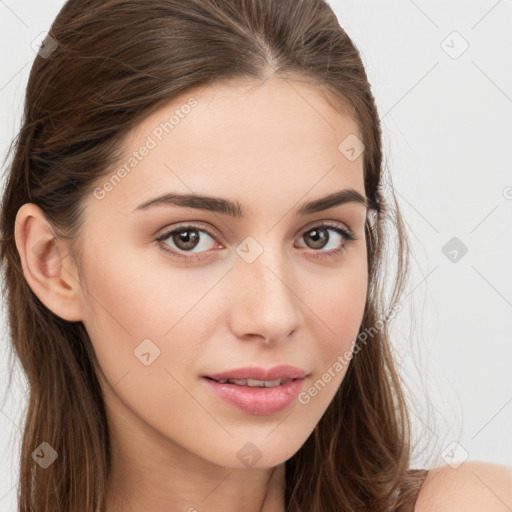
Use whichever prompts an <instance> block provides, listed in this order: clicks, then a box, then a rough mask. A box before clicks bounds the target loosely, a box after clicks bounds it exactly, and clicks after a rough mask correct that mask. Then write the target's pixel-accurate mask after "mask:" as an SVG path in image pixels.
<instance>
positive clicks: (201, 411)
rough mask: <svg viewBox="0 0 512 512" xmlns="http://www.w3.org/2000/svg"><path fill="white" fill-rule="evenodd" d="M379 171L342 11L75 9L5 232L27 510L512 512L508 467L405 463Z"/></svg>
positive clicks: (300, 7)
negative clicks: (26, 392) (511, 511)
mask: <svg viewBox="0 0 512 512" xmlns="http://www.w3.org/2000/svg"><path fill="white" fill-rule="evenodd" d="M381 157H382V147H381V131H380V124H379V118H378V114H377V110H376V107H375V103H374V98H373V95H372V93H371V89H370V85H369V83H368V80H367V77H366V74H365V71H364V68H363V65H362V62H361V59H360V57H359V54H358V51H357V49H356V48H355V46H354V45H353V43H352V42H351V40H350V38H349V37H348V36H347V34H346V33H345V32H344V31H343V29H342V28H341V27H340V26H339V24H338V21H337V19H336V17H335V15H334V14H333V12H332V10H331V9H330V7H329V6H328V5H327V4H326V3H325V2H324V1H321V0H304V1H300V0H238V1H236V2H235V1H232V0H231V1H230V0H187V1H183V0H153V1H152V2H143V1H142V0H107V1H105V0H82V1H80V2H79V1H78V0H70V1H68V2H67V3H66V4H65V6H64V7H63V9H62V10H61V12H60V13H59V15H58V16H57V18H56V20H55V22H54V24H53V26H52V28H51V30H50V36H49V38H48V39H47V40H46V42H45V45H44V47H43V48H42V49H41V51H40V55H39V57H37V58H36V60H35V63H34V66H33V68H32V71H31V74H30V79H29V83H28V88H27V96H26V107H25V117H24V122H23V126H22V129H21V131H20V134H19V137H18V139H17V141H16V145H15V149H14V156H13V161H12V166H11V169H10V174H9V176H8V181H7V186H6V189H5V193H4V198H3V199H4V200H3V208H2V216H1V229H2V245H1V256H2V263H3V266H4V271H5V290H6V301H7V304H8V308H9V309H8V312H9V322H10V329H11V335H12V339H13V347H14V350H15V354H16V355H17V357H18V358H19V359H20V361H21V363H22V365H23V368H24V370H25V372H26V374H27V377H28V380H29V383H30V396H29V409H28V414H27V422H26V425H25V430H24V436H23V446H22V453H21V459H20V496H19V501H20V504H19V510H20V512H21V511H28V510H30V511H50V510H51V511H55V510H67V511H77V512H78V511H84V512H85V511H102V512H121V511H135V510H146V511H151V512H157V511H158V512H160V511H164V510H165V511H173V512H174V511H178V510H179V511H186V510H188V511H195V510H197V511H201V512H202V511H216V510H223V511H235V510H237V511H239V510H244V511H247V512H252V511H265V512H282V511H285V510H286V511H296V512H298V511H304V512H305V511H308V512H323V511H325V512H327V511H333V510H354V511H355V510H371V511H381V510H382V511H384V510H386V511H388V510H389V511H391V510H399V511H407V510H413V509H414V506H415V503H416V510H450V511H453V510H464V511H468V510H486V511H489V510H495V511H498V510H506V508H503V507H504V506H505V507H507V506H511V505H512V499H511V496H510V483H511V477H510V475H509V474H508V473H507V472H506V470H505V469H504V468H502V467H500V466H496V465H491V464H485V463H465V464H463V465H462V466H460V468H458V469H456V470H454V469H452V468H451V467H449V466H441V467H438V468H434V469H432V470H431V471H429V472H428V473H427V471H426V470H425V469H423V468H419V470H414V469H412V468H411V467H410V460H411V456H410V455H411V451H412V448H413V446H412V445H411V440H410V427H409V416H408V411H407V408H406V405H405V397H404V393H403V391H402V388H401V382H400V379H399V376H398V374H397V372H396V370H395V365H394V362H393V357H392V353H391V349H390V345H389V338H388V322H389V321H391V319H392V318H393V316H394V315H395V314H396V311H399V309H400V302H399V298H400V294H401V292H402V290H403V286H404V283H405V276H406V268H407V261H408V260H407V242H406V238H405V234H404V230H403V225H402V220H401V216H400V212H399V210H398V208H397V206H396V203H395V201H394V197H393V195H392V194H390V197H386V196H385V195H384V193H383V184H382V175H381ZM391 213H392V214H393V215H390V214H391ZM388 226H390V227H391V226H394V227H395V228H396V234H395V235H394V236H396V237H397V241H398V247H399V258H398V261H397V266H398V275H397V279H396V281H395V287H394V289H393V290H392V291H393V293H392V296H391V300H390V302H389V303H386V302H385V301H384V299H383V297H384V293H383V279H382V276H383V272H384V271H389V269H388V268H387V267H384V264H383V263H384V253H385V248H386V242H387V238H386V237H387V236H388V237H389V234H388ZM475 475H477V476H478V477H479V479H480V480H481V481H483V482H484V483H485V485H486V486H483V485H480V486H475V485H474V482H475ZM489 489H491V491H492V492H490V491H489ZM500 507H501V508H500Z"/></svg>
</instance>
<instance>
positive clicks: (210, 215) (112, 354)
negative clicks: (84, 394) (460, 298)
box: [80, 78, 367, 468]
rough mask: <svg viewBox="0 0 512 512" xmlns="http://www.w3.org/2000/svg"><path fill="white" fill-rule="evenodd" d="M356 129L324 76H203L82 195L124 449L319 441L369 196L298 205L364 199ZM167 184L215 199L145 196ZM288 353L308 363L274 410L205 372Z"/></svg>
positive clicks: (232, 461) (363, 272) (353, 298)
mask: <svg viewBox="0 0 512 512" xmlns="http://www.w3.org/2000/svg"><path fill="white" fill-rule="evenodd" d="M290 84H291V85H290ZM292 85H293V87H292ZM348 136H351V137H354V136H357V137H359V138H361V135H360V132H359V130H358V128H357V125H356V124H355V122H354V121H353V120H352V119H351V118H350V117H347V116H346V115H344V114H342V113H340V111H337V110H334V109H333V108H332V107H331V106H329V104H328V103H327V102H326V101H325V99H324V96H323V95H322V94H321V93H319V92H318V90H317V89H315V88H314V87H313V86H310V85H305V84H303V83H300V82H298V81H291V80H290V81H288V82H287V81H286V80H283V79H278V78H272V79H268V80H267V81H265V82H264V83H263V85H259V86H254V84H251V85H236V86H235V85H230V86H228V85H215V86H210V87H206V88H199V89H195V90H194V91H192V92H188V93H187V94H184V95H182V96H181V97H179V98H178V99H176V100H174V101H173V102H172V103H170V104H168V105H167V106H165V107H164V108H161V109H160V110H158V111H156V112H155V113H154V114H152V115H151V116H150V117H148V118H146V119H145V120H144V121H143V122H142V123H141V124H140V125H138V126H137V128H136V129H135V130H134V131H133V132H132V133H131V134H130V137H129V139H128V140H127V142H126V148H127V151H126V158H125V159H124V160H123V161H121V162H120V163H119V165H118V166H117V167H116V168H115V169H113V172H112V173H111V174H109V175H108V176H106V177H105V178H104V179H103V180H102V181H101V183H99V186H98V188H97V189H96V190H95V193H94V194H93V195H92V196H91V197H90V198H88V199H87V209H86V214H85V215H86V217H85V232H84V240H83V241H84V243H83V247H84V253H83V261H84V268H83V275H82V276H81V279H82V280H83V285H84V286H82V287H81V289H82V296H81V297H80V304H81V306H80V307H81V311H82V317H83V323H84V325H85V327H86V329H87V331H88V333H89V335H90V337H91V340H92V343H93V346H94V349H95V352H96V354H97V357H98V361H99V364H100V366H101V373H100V379H101V381H102V385H103V387H104V391H105V395H106V404H107V409H108V415H109V419H110V421H111V428H112V429H113V431H114V432H115V437H116V438H117V439H118V440H123V441H118V442H119V443H120V445H121V444H122V442H124V443H125V445H126V444H131V445H132V446H133V450H135V451H140V454H139V455H140V457H141V459H143V458H144V457H148V456H149V455H148V454H150V453H152V455H151V456H162V455H161V454H162V453H164V454H165V456H166V457H169V456H170V457H171V458H172V459H173V460H178V459H179V460H183V458H187V459H188V460H189V461H191V460H194V461H201V462H202V463H204V464H215V465H220V466H223V467H231V468H243V467H248V466H250V467H254V468H258V467H259V468H264V467H271V466H276V465H278V464H280V463H282V462H283V461H285V460H287V459H288V458H290V457H291V456H292V455H293V454H294V453H295V452H296V451H297V450H298V449H299V448H300V447H301V445H302V444H303V443H304V442H305V441H306V439H307V438H308V436H309V435H310V433H311V432H312V430H313V429H314V427H315V425H316V424H317V423H318V422H319V420H320V419H321V417H322V415H323V413H324V412H325V410H326V409H327V407H328V405H329V403H330V402H331V400H332V399H333V397H334V395H335V393H336V391H337V389H338V388H339V386H340V384H341V382H342V380H343V377H344V375H345V372H346V369H347V363H348V359H347V354H349V353H350V351H351V349H352V348H353V343H354V340H355V339H356V337H357V334H358V329H359V326H360V324H361V321H362V316H363V310H364V305H365V301H366V291H367V254H366V243H365V231H364V227H365V219H366V207H365V205H364V204H362V203H360V202H358V201H348V202H345V203H342V204H334V203H331V204H330V205H324V208H323V209H322V210H319V211H313V209H312V208H309V211H306V212H305V213H304V212H301V211H300V210H301V209H302V207H303V206H304V205H305V204H307V203H311V202H313V201H315V200H317V199H320V198H324V197H325V196H328V195H330V194H333V193H335V192H339V191H342V190H344V189H353V190H354V191H356V192H359V194H361V195H362V196H363V197H364V196H365V192H364V182H363V163H362V160H363V156H362V155H360V156H359V157H357V158H355V159H354V158H347V156H346V153H344V152H342V151H341V150H340V149H339V148H338V146H339V145H340V143H341V142H343V141H344V139H345V138H346V137H348ZM349 140H350V139H349ZM144 148H145V149H144ZM123 169H124V171H123ZM164 194H179V195H181V194H186V195H198V196H199V195H200V196H208V197H213V198H218V199H219V200H218V201H216V202H213V203H209V207H208V209H202V208H201V207H204V205H205V203H204V202H203V203H201V202H200V201H198V200H196V201H195V202H193V203H187V205H185V203H183V202H182V203H181V204H175V202H157V203H154V204H152V205H149V206H145V207H139V206H140V205H143V204H144V203H147V202H149V201H151V200H153V199H155V198H157V197H160V196H162V195H164ZM221 200H222V201H230V202H233V203H234V206H235V208H233V210H235V211H236V206H238V205H239V206H240V212H238V213H240V214H243V215H232V214H233V213H234V212H233V211H232V212H229V211H228V210H226V209H220V208H218V207H219V205H221ZM222 204H223V203H222ZM325 206H327V207H325ZM351 237H352V238H353V239H351ZM86 290H87V291H86ZM340 361H342V363H341V364H340ZM337 362H338V364H336V363H337ZM278 365H291V366H294V367H296V368H298V369H300V370H303V371H304V372H305V374H306V377H305V378H304V379H302V380H299V381H298V384H297V381H296V383H295V384H294V385H295V387H296V388H297V389H296V390H295V395H292V397H293V400H291V401H290V402H289V403H288V405H285V406H284V408H281V409H279V408H277V406H276V407H274V405H275V400H274V399H272V398H269V395H270V393H269V392H267V391H265V390H264V389H263V390H262V389H259V390H258V391H256V393H259V399H258V398H257V400H260V402H261V401H262V400H263V401H267V402H266V403H267V405H268V406H269V407H268V409H267V410H266V411H264V410H263V409H262V408H261V407H260V408H259V409H257V408H256V406H254V404H253V405H252V406H251V405H250V403H253V402H252V401H254V398H250V397H249V398H248V395H247V394H244V395H243V397H242V398H241V400H242V402H243V403H242V404H241V405H240V404H239V405H238V406H237V405H235V404H233V403H232V402H230V401H228V400H226V399H224V398H222V397H221V396H220V395H219V394H218V393H217V392H216V391H215V390H214V389H213V388H212V386H211V385H210V384H211V383H212V381H209V380H208V379H205V376H208V375H213V374H216V373H220V372H226V371H230V370H233V369H237V368H241V367H251V368H254V367H261V368H263V369H270V368H273V367H275V366H278ZM229 386H230V389H231V388H233V387H236V388H238V390H240V389H241V388H242V387H241V386H237V385H234V384H231V385H229ZM213 387H215V389H218V388H219V387H220V385H213ZM250 389H252V388H248V387H243V389H242V394H243V393H246V392H247V391H248V390H250ZM253 392H254V389H253ZM263 393H267V394H266V395H265V396H263V398H262V394H263ZM275 393H276V394H277V395H279V396H281V395H282V394H283V392H282V391H280V390H276V391H275ZM253 394H255V393H253ZM244 400H245V401H244ZM248 403H249V405H247V404H248ZM272 407H274V409H272ZM156 447H158V451H157V450H156V449H155V450H154V451H153V452H152V448H156ZM157 452H158V454H159V455H156V453H157Z"/></svg>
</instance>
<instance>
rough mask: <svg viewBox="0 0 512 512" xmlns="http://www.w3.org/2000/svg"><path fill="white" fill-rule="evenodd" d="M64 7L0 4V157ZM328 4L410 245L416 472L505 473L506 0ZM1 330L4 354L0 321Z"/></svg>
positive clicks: (508, 279)
mask: <svg viewBox="0 0 512 512" xmlns="http://www.w3.org/2000/svg"><path fill="white" fill-rule="evenodd" d="M63 3H64V2H62V1H57V0H37V1H36V0H33V1H28V0H18V1H14V0H0V29H1V30H0V69H1V74H0V109H1V110H0V112H1V115H0V158H1V159H3V158H4V156H5V152H6V150H7V146H8V144H9V142H10V140H11V139H12V138H13V136H14V135H15V133H16V130H17V129H18V128H19V122H20V118H21V112H22V104H23V97H24V89H25V85H26V81H27V79H28V74H29V71H30V67H31V64H32V61H33V60H34V58H35V53H34V51H33V50H32V48H31V42H32V41H33V40H34V39H35V38H36V37H37V36H38V34H40V33H41V32H42V31H45V30H48V29H49V27H50V26H51V23H52V21H53V19H54V17H55V16H56V14H57V12H58V11H59V9H60V8H61V6H62V5H63ZM330 4H331V6H332V7H333V9H334V10H335V12H336V14H337V15H338V19H339V21H340V24H341V26H342V27H343V28H344V29H345V30H346V31H347V33H348V34H349V35H350V37H351V38H352V39H353V41H354V42H355V44H356V45H357V47H358V48H359V50H360V53H361V56H362V58H363V62H364V64H365V66H366V70H367V73H368V77H369V80H370V83H371V84H372V88H373V92H374V95H375V97H376V100H377V104H378V108H379V113H380V116H381V119H382V123H383V132H384V146H385V148H384V149H385V164H386V171H387V172H389V173H390V174H391V175H392V177H393V183H394V186H395V192H396V195H397V198H398V200H399V205H400V207H401V210H402V213H403V214H404V216H405V219H406V224H407V228H408V230H409V233H410V236H411V243H412V249H413V258H412V267H413V268H412V273H411V278H410V280H409V285H408V289H407V291H406V293H405V295H404V298H403V300H402V304H403V306H404V309H403V311H402V312H401V313H400V314H399V315H398V316H397V317H396V319H395V323H394V324H393V333H394V335H395V337H394V340H395V341H394V343H395V346H396V349H397V357H398V360H399V362H400V364H401V368H402V369H403V375H404V378H405V380H406V381H407V383H408V385H409V386H410V389H411V392H412V393H413V397H414V400H415V404H416V406H415V407H414V408H413V409H412V417H413V420H414V421H415V429H416V435H417V438H418V441H419V443H420V444H419V447H421V446H423V445H422V443H423V444H425V443H427V442H428V443H430V444H428V445H427V444H425V447H424V448H425V449H424V451H423V452H422V453H420V452H418V453H417V454H416V455H415V466H416V467H430V466H431V465H438V464H445V463H450V464H452V465H453V466H454V467H455V466H456V464H458V463H460V462H461V461H462V460H463V459H464V457H468V458H469V459H470V460H485V461H490V462H495V463H499V464H505V465H508V466H512V439H511V432H512V378H511V372H510V367H511V362H512V343H511V338H512V334H511V333H512V271H511V270H510V263H511V258H510V254H511V250H512V242H511V233H512V230H511V228H512V165H511V162H512V158H511V156H510V148H511V146H512V144H511V143H512V55H511V53H512V52H511V50H512V30H510V27H511V26H512V2H511V1H510V0H500V1H496V0H488V1H487V0H485V1H483V0H482V1H478V2H476V1H473V2H468V1H464V2H463V1H457V2H455V1H450V2H446V1H443V2H441V1H435V2H434V1H432V0H431V1H428V2H427V1H426V0H421V1H420V0H417V1H416V2H413V1H412V0H401V1H400V0H395V1H389V2H385V3H384V2H378V1H371V2H370V1H360V0H358V1H355V0H354V1H341V0H338V1H334V0H332V1H331V2H330ZM454 31H456V32H457V33H458V35H457V34H455V35H454V34H452V33H453V32H454ZM464 40H465V41H466V42H467V44H469V46H468V48H467V50H466V51H464V52H463V53H462V54H461V55H458V53H459V52H460V51H461V49H463V47H464V46H463V45H464ZM443 41H444V42H443ZM450 54H451V56H450ZM454 57H456V58H454ZM3 172H5V168H4V169H3ZM507 187H508V188H507ZM452 237H457V238H458V239H459V240H460V241H462V242H463V243H464V244H465V246H466V247H467V248H468V252H467V254H465V255H464V256H462V257H460V253H459V259H458V261H457V262H453V261H451V260H450V259H449V258H448V257H447V256H445V254H444V253H443V252H442V248H443V246H444V245H445V244H446V243H447V242H448V241H449V240H450V239H451V238H452ZM1 326H2V332H1V337H0V343H1V344H2V346H1V349H2V354H7V344H8V336H7V331H6V329H7V326H6V324H5V316H4V317H3V318H2V325H1ZM15 375H16V374H15ZM0 378H1V380H0V383H1V389H2V394H1V395H0V396H1V401H0V511H4V510H14V508H15V494H16V478H17V467H18V466H17V461H16V456H17V450H18V449H19V442H20V439H21V430H20V425H22V421H23V415H22V412H23V410H22V408H23V406H24V405H25V394H24V392H23V387H24V385H25V382H24V380H23V377H22V376H21V375H19V374H18V376H17V378H16V379H15V381H14V385H13V387H12V392H10V393H7V394H5V396H4V393H5V388H6V382H7V360H6V358H5V357H3V358H2V362H1V363H0ZM426 393H428V396H427V395H426ZM429 404H430V405H429ZM454 443H458V444H454ZM452 447H454V450H453V451H452V450H451V448H452Z"/></svg>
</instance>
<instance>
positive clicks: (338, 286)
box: [311, 259, 368, 364]
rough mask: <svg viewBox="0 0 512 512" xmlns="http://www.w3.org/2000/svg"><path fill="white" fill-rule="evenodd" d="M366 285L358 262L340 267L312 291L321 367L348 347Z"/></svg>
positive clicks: (364, 271)
mask: <svg viewBox="0 0 512 512" xmlns="http://www.w3.org/2000/svg"><path fill="white" fill-rule="evenodd" d="M367 286H368V273H367V267H366V260H363V259H360V260H358V261H356V262H355V264H354V265H348V264H347V265H346V266H345V267H343V268H340V269H339V271H338V272H336V274H333V276H332V278H331V279H324V280H323V281H322V286H321V287H320V288H319V289H318V290H317V291H316V296H315V300H314V302H313V305H312V307H311V309H312V311H313V317H314V318H315V320H314V325H317V326H318V327H317V338H318V339H320V340H323V342H322V353H323V358H324V361H323V363H324V364H330V362H332V361H333V360H335V359H336V358H337V356H338V355H340V354H342V353H344V352H345V351H346V350H348V349H350V348H351V347H352V344H353V342H354V341H355V339H356V337H357V334H358V332H359V328H360V326H361V322H362V319H363V314H364V309H365V304H366V299H367ZM320 332H322V333H323V334H322V335H321V336H320V335H319V333H320Z"/></svg>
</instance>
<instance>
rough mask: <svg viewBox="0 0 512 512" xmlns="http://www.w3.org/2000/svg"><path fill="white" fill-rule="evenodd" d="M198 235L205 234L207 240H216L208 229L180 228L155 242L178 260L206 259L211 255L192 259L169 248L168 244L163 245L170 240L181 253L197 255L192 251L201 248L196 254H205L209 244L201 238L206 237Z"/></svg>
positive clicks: (165, 234)
mask: <svg viewBox="0 0 512 512" xmlns="http://www.w3.org/2000/svg"><path fill="white" fill-rule="evenodd" d="M198 233H204V234H205V235H206V237H207V238H210V239H211V240H214V238H213V237H214V235H213V234H212V233H210V232H209V231H208V230H206V229H203V228H199V227H197V226H179V227H178V228H176V229H173V230H171V231H167V232H166V233H164V234H163V235H162V236H160V237H158V238H157V239H156V240H155V241H156V242H159V243H160V244H161V245H162V249H163V250H164V251H166V252H169V253H171V254H172V255H173V256H177V257H178V258H183V259H185V260H193V259H204V258H205V257H208V256H209V254H206V255H203V256H200V255H197V256H192V257H190V256H187V255H185V254H182V253H180V252H178V251H176V250H174V249H172V248H169V244H168V243H163V242H164V241H165V240H167V239H169V238H170V239H171V241H172V243H173V244H175V246H176V247H177V248H178V250H179V251H185V252H187V253H192V254H195V253H194V252H192V251H191V249H195V248H199V249H198V251H196V252H199V253H204V252H205V251H206V249H207V246H208V242H207V241H204V240H201V238H204V236H203V237H200V236H199V235H198Z"/></svg>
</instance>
